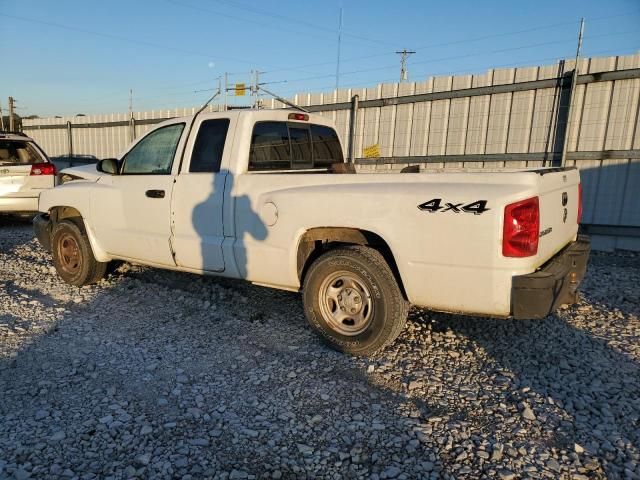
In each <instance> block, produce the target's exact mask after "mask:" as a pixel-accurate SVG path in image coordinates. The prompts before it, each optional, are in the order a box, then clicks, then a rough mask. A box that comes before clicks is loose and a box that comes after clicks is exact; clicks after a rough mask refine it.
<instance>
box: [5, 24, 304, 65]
mask: <svg viewBox="0 0 640 480" xmlns="http://www.w3.org/2000/svg"><path fill="white" fill-rule="evenodd" d="M0 17H5V18H11V19H13V20H19V21H22V22H29V23H36V24H40V25H46V26H48V27H55V28H59V29H63V30H69V31H72V32H77V33H82V34H85V35H94V36H98V37H103V38H110V39H112V40H118V41H121V42H128V43H134V44H137V45H143V46H146V47H152V48H158V49H162V50H169V51H174V52H177V53H182V54H187V55H193V56H198V57H204V58H208V59H211V58H212V57H215V58H220V59H223V60H229V61H234V62H238V63H243V64H246V65H256V64H257V62H254V61H249V60H242V59H239V58H238V57H226V56H221V55H218V54H208V53H204V52H197V51H194V50H187V49H183V48H178V47H172V46H169V45H161V44H158V43H153V42H148V41H146V40H136V39H133V38H128V37H123V36H120V35H113V34H111V33H104V32H98V31H95V30H88V29H85V28H80V27H74V26H70V25H63V24H61V23H56V22H49V21H45V20H39V19H35V18H28V17H22V16H18V15H9V14H7V13H0ZM265 66H269V65H266V64H265ZM271 68H279V67H274V66H271ZM280 70H283V71H284V70H289V71H302V72H304V70H299V69H296V68H291V69H280ZM307 73H309V72H307Z"/></svg>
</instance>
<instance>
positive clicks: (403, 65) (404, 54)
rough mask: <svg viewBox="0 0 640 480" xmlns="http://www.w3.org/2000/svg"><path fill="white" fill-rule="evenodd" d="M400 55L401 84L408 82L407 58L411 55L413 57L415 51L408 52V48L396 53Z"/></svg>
mask: <svg viewBox="0 0 640 480" xmlns="http://www.w3.org/2000/svg"><path fill="white" fill-rule="evenodd" d="M396 53H397V54H398V55H400V82H406V81H407V77H408V75H407V58H408V57H409V55H413V54H414V53H416V52H414V51H413V50H407V49H406V48H405V49H404V50H400V51H397V52H396Z"/></svg>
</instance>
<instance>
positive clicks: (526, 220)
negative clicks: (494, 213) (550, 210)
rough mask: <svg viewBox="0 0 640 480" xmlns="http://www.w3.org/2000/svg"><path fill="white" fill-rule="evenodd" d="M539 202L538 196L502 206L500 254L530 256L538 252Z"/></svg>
mask: <svg viewBox="0 0 640 480" xmlns="http://www.w3.org/2000/svg"><path fill="white" fill-rule="evenodd" d="M539 235H540V202H539V201H538V197H533V198H528V199H527V200H522V201H521V202H516V203H512V204H510V205H507V206H506V207H504V226H503V230H502V254H503V255H504V256H505V257H530V256H532V255H535V254H536V253H538V237H539Z"/></svg>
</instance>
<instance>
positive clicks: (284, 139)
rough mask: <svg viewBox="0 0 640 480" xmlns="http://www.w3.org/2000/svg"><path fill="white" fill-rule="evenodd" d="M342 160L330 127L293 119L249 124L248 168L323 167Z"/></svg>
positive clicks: (337, 140)
mask: <svg viewBox="0 0 640 480" xmlns="http://www.w3.org/2000/svg"><path fill="white" fill-rule="evenodd" d="M343 161H344V159H343V156H342V149H341V148H340V140H339V139H338V135H337V134H336V132H335V130H334V129H333V128H330V127H325V126H323V125H313V124H311V125H310V124H304V123H293V122H257V123H256V124H255V126H254V127H253V134H252V135H251V150H250V152H249V171H269V170H295V169H307V168H327V167H329V166H330V165H331V164H332V163H341V162H343Z"/></svg>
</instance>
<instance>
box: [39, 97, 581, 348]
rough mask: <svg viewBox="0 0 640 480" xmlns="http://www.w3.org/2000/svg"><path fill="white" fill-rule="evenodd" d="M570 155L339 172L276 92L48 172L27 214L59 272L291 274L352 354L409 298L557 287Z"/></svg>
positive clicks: (486, 310) (429, 303)
mask: <svg viewBox="0 0 640 480" xmlns="http://www.w3.org/2000/svg"><path fill="white" fill-rule="evenodd" d="M580 197H581V194H580V178H579V173H578V170H576V169H575V168H541V169H528V170H518V171H491V170H481V171H480V170H477V171H472V170H461V171H451V172H449V171H447V172H440V173H433V174H428V173H427V174H425V173H399V174H388V173H383V174H363V173H359V174H355V170H354V169H353V166H352V165H350V164H349V163H345V162H344V158H343V153H342V147H341V145H340V140H339V138H338V136H337V134H336V132H335V130H334V128H333V126H332V123H331V122H330V121H329V120H328V119H327V118H325V117H323V116H321V115H314V114H307V113H300V112H296V111H294V110H284V109H283V110H275V111H274V110H242V111H237V110H236V111H227V112H223V113H206V114H200V115H195V116H192V117H186V118H175V119H171V120H168V121H166V122H164V123H161V124H159V125H158V126H157V127H156V128H155V129H154V130H152V131H151V132H149V133H148V134H147V135H146V136H144V137H142V138H140V139H138V140H137V141H136V142H134V143H133V144H132V145H131V146H130V147H129V148H128V149H127V150H126V151H125V152H124V154H123V155H121V157H120V158H119V159H117V160H116V159H105V160H102V161H100V162H99V163H98V164H97V166H89V167H78V168H71V169H67V170H64V171H63V172H62V184H61V185H59V186H57V187H55V188H53V189H51V190H48V191H45V192H43V193H42V194H41V195H40V201H39V210H40V212H42V213H41V214H40V215H39V216H37V217H36V218H35V219H34V226H35V231H36V235H37V237H38V239H39V240H40V242H41V243H42V245H43V246H44V247H45V248H46V249H47V250H49V251H51V252H52V254H53V262H54V265H55V267H56V269H57V271H58V273H59V275H60V276H61V277H62V278H63V279H64V280H65V281H66V282H68V283H70V284H73V285H86V284H89V283H92V282H97V281H99V280H100V279H101V278H102V277H103V276H104V275H105V271H106V267H107V263H108V262H110V261H113V260H125V261H130V262H134V263H138V264H144V265H150V266H153V267H158V268H167V269H173V270H181V271H186V272H193V273H199V274H207V275H220V276H224V277H233V278H241V279H245V280H248V281H250V282H253V283H255V284H258V285H264V286H269V287H273V288H280V289H286V290H292V291H300V290H302V292H303V302H304V308H305V312H306V315H307V318H308V320H309V323H310V324H311V326H312V327H313V328H314V329H315V330H317V331H318V332H319V333H320V335H321V336H322V338H324V339H325V340H326V341H327V342H328V343H329V344H330V345H331V346H332V347H334V348H336V349H338V350H341V351H345V352H349V353H352V354H358V355H366V354H371V353H373V352H376V351H378V350H379V349H381V348H383V347H384V346H385V345H387V344H389V343H390V342H392V341H393V340H394V339H395V338H396V337H397V336H398V334H399V333H400V332H401V330H402V328H403V326H404V324H405V321H406V317H407V310H408V307H409V305H410V304H414V305H419V306H423V307H427V308H430V309H434V310H440V311H448V312H461V313H466V314H473V315H480V316H492V317H509V316H513V317H515V318H542V317H545V316H546V315H548V314H549V313H550V312H552V311H554V310H555V309H556V308H557V307H558V306H560V305H561V304H566V303H572V302H574V301H575V296H576V289H577V287H578V284H579V283H580V281H581V279H582V277H583V276H584V273H585V270H586V263H587V259H588V254H589V241H588V239H587V238H586V237H583V236H579V235H578V224H579V221H580V210H581V207H580V205H581V198H580Z"/></svg>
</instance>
